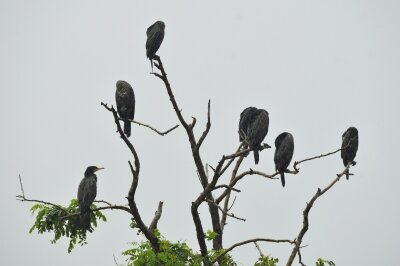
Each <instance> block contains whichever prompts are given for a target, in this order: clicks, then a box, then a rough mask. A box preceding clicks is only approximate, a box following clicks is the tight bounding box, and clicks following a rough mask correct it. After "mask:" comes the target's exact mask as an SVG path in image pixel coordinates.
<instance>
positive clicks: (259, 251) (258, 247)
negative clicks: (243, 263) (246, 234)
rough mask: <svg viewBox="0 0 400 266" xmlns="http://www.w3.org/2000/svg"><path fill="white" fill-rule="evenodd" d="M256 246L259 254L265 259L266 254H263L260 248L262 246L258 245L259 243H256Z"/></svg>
mask: <svg viewBox="0 0 400 266" xmlns="http://www.w3.org/2000/svg"><path fill="white" fill-rule="evenodd" d="M254 245H255V246H256V249H257V250H258V253H260V256H262V257H264V254H263V253H262V251H261V248H260V246H259V245H258V243H257V241H256V242H254Z"/></svg>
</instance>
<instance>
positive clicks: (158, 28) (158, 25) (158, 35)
mask: <svg viewBox="0 0 400 266" xmlns="http://www.w3.org/2000/svg"><path fill="white" fill-rule="evenodd" d="M146 35H147V41H146V56H147V58H149V59H150V62H151V68H152V69H153V61H152V59H153V58H154V56H155V55H156V52H157V51H158V49H159V48H160V45H161V43H162V41H163V40H164V35H165V24H164V22H162V21H161V20H159V21H156V22H155V23H154V24H153V25H151V26H150V27H149V28H148V29H147V31H146Z"/></svg>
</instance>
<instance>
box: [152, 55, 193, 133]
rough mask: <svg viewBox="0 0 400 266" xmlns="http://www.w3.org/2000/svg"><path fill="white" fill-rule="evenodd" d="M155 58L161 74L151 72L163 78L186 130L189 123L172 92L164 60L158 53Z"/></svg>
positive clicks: (170, 98)
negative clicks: (162, 60)
mask: <svg viewBox="0 0 400 266" xmlns="http://www.w3.org/2000/svg"><path fill="white" fill-rule="evenodd" d="M154 59H155V60H156V61H157V63H156V64H155V65H156V67H157V68H158V69H159V70H160V71H161V75H160V74H158V73H154V72H153V73H151V74H153V75H154V76H156V77H158V78H159V79H161V80H162V81H163V82H164V84H165V87H166V88H167V92H168V96H169V100H170V101H171V103H172V106H173V108H174V110H175V113H176V115H177V116H178V119H179V121H180V122H181V124H182V126H183V127H184V128H185V129H186V130H188V128H189V125H188V124H187V122H186V121H185V119H184V118H183V116H182V113H181V111H180V110H179V107H178V104H177V103H176V100H175V96H174V94H173V93H172V89H171V85H170V83H169V81H168V78H167V73H165V70H164V66H163V64H162V62H161V59H160V57H159V56H157V55H156V56H155V58H154Z"/></svg>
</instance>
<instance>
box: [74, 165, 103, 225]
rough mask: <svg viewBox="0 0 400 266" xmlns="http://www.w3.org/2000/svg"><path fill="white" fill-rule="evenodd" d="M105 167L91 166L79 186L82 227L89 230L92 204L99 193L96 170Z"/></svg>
mask: <svg viewBox="0 0 400 266" xmlns="http://www.w3.org/2000/svg"><path fill="white" fill-rule="evenodd" d="M100 169H103V168H99V167H97V166H89V167H88V168H87V169H86V171H85V176H84V177H83V179H82V181H81V183H80V184H79V187H78V203H79V210H80V212H81V222H82V228H83V229H85V230H89V231H90V232H91V228H90V206H91V205H92V203H93V201H94V199H95V198H96V194H97V176H96V174H95V172H96V171H98V170H100Z"/></svg>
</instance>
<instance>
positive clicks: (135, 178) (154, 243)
mask: <svg viewBox="0 0 400 266" xmlns="http://www.w3.org/2000/svg"><path fill="white" fill-rule="evenodd" d="M101 105H102V106H104V107H105V108H106V109H107V110H108V111H110V112H111V113H112V114H113V116H114V122H115V124H116V125H117V130H118V133H119V135H120V137H121V138H122V140H123V141H124V142H125V144H126V145H127V146H128V148H129V150H130V151H131V153H132V155H133V158H134V160H135V161H134V164H135V167H133V166H132V163H131V162H130V161H128V163H129V167H130V169H131V172H132V184H131V187H130V189H129V192H128V196H127V197H126V198H127V199H128V203H129V208H130V210H131V213H132V216H133V218H134V219H135V222H136V224H137V226H138V228H139V229H140V231H142V232H143V234H144V235H145V237H146V238H147V239H148V240H149V241H150V243H151V247H152V248H153V250H154V251H155V252H159V251H160V243H159V241H158V238H157V237H156V236H155V234H154V233H153V232H152V231H150V230H149V228H147V226H146V225H145V223H144V222H143V220H142V217H141V216H140V213H139V210H138V208H137V206H136V202H135V193H136V188H137V186H138V183H139V173H140V161H139V156H138V154H137V152H136V150H135V147H133V145H132V143H131V142H130V141H129V139H128V138H127V137H126V136H125V134H124V132H123V130H122V128H121V125H120V123H119V117H118V113H117V111H116V110H115V109H114V107H113V106H111V107H108V106H107V104H105V103H103V102H102V103H101Z"/></svg>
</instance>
